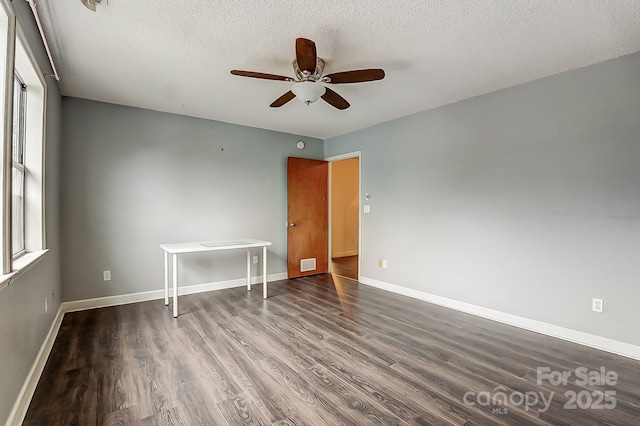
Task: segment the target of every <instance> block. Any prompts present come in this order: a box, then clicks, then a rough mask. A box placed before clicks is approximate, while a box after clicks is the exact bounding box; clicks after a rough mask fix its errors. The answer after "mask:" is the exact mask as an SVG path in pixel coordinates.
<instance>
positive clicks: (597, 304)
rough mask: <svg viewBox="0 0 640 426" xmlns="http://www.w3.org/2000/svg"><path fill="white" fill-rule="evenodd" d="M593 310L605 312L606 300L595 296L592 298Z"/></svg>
mask: <svg viewBox="0 0 640 426" xmlns="http://www.w3.org/2000/svg"><path fill="white" fill-rule="evenodd" d="M591 310H592V311H593V312H599V313H603V312H604V300H603V299H596V298H595V297H594V298H593V299H591Z"/></svg>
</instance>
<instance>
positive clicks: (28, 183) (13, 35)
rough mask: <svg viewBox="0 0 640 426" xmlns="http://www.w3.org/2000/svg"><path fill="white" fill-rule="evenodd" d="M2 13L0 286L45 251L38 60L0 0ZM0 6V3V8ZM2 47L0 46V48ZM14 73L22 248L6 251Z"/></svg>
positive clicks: (42, 85) (42, 90)
mask: <svg viewBox="0 0 640 426" xmlns="http://www.w3.org/2000/svg"><path fill="white" fill-rule="evenodd" d="M0 2H1V3H2V6H3V7H4V9H5V11H6V13H7V15H8V19H9V22H8V29H7V46H6V54H7V57H6V66H5V68H6V70H5V79H4V92H2V89H3V88H1V87H0V97H3V98H4V110H3V111H0V112H1V114H2V117H3V118H4V126H5V127H4V132H2V136H3V139H2V143H3V144H2V156H1V159H2V161H1V162H0V167H1V169H2V170H1V173H0V176H1V177H2V184H1V188H2V194H1V195H2V196H1V197H0V198H1V201H2V203H1V206H0V208H1V213H2V226H1V234H0V239H1V242H0V243H1V251H0V255H1V257H2V271H0V290H1V289H2V288H4V287H6V286H7V285H8V284H9V283H10V282H11V280H13V279H14V278H16V277H17V276H19V275H20V274H21V273H23V272H24V271H26V270H27V269H29V267H31V266H32V265H33V264H35V263H36V262H37V261H38V260H40V259H41V258H42V256H43V255H44V254H45V253H46V252H47V249H46V229H45V224H46V219H45V181H44V175H45V173H44V172H45V163H44V160H45V134H46V127H45V126H46V104H47V84H46V80H45V77H44V75H43V74H42V72H41V71H40V67H39V65H38V62H37V60H36V58H35V55H34V54H33V51H32V50H31V47H30V46H29V42H28V39H27V36H26V35H25V33H24V31H23V30H22V28H21V26H20V24H19V23H17V22H16V19H15V14H14V13H13V10H12V8H11V7H10V6H9V5H7V2H6V0H0ZM0 8H2V7H0ZM0 49H2V46H0ZM14 73H17V74H18V75H19V76H20V79H21V80H22V82H23V83H24V84H25V85H26V88H27V90H26V93H25V105H26V110H25V115H24V145H23V162H22V163H23V165H24V170H25V173H24V193H23V195H24V222H23V223H24V250H23V251H21V252H19V253H15V254H14V253H13V250H12V245H13V244H12V221H11V219H12V217H11V216H12V192H13V191H12V172H13V166H14V164H13V158H12V151H13V150H12V139H13V137H12V136H13V135H12V133H13V101H14V99H13V84H14Z"/></svg>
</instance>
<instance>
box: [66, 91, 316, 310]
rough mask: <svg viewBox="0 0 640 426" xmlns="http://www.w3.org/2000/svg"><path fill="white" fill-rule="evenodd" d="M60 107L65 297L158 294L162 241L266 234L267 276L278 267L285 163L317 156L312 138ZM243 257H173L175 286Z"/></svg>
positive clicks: (91, 107)
mask: <svg viewBox="0 0 640 426" xmlns="http://www.w3.org/2000/svg"><path fill="white" fill-rule="evenodd" d="M62 111H63V114H62V134H63V145H62V156H63V164H64V168H63V170H62V176H61V179H62V188H64V191H63V193H62V201H61V202H62V235H63V241H62V247H63V253H64V255H63V261H62V270H63V280H64V300H81V299H87V298H94V297H102V296H112V295H121V294H129V293H136V292H143V291H149V290H160V289H162V288H163V286H164V275H163V274H164V269H163V252H162V251H161V250H160V248H159V245H160V244H161V243H173V242H189V241H202V240H224V239H238V238H259V239H265V240H269V241H272V242H273V246H272V247H271V248H270V249H269V262H268V268H269V269H268V273H269V274H273V273H282V272H286V269H287V268H286V228H285V221H286V207H287V200H286V165H287V160H286V159H287V156H298V157H302V156H303V157H308V158H322V155H323V143H322V141H321V140H318V139H310V138H302V137H299V136H296V135H291V134H285V133H278V132H272V131H267V130H261V129H256V128H250V127H243V126H237V125H233V124H227V123H221V122H215V121H209V120H202V119H197V118H190V117H184V116H178V115H172V114H166V113H160V112H155V111H150V110H144V109H138V108H130V107H123V106H118V105H113V104H106V103H100V102H93V101H88V100H81V99H76V98H66V97H65V98H63V101H62ZM299 140H304V141H305V142H306V148H305V149H304V150H302V151H300V150H298V149H297V148H296V142H297V141H299ZM256 254H258V252H257V251H256ZM245 262H246V260H245V255H244V253H242V252H221V253H216V255H211V254H204V255H198V254H191V255H186V256H181V259H180V263H179V268H178V269H179V281H180V282H181V285H184V286H187V285H194V284H202V283H208V282H217V281H223V280H231V279H238V278H243V277H244V276H245V275H246V266H245V265H246V263H245ZM258 266H259V265H258ZM104 270H110V271H111V276H112V280H111V281H103V277H102V271H104ZM259 271H261V269H258V268H257V267H255V265H254V271H253V274H254V275H256V274H258V273H259Z"/></svg>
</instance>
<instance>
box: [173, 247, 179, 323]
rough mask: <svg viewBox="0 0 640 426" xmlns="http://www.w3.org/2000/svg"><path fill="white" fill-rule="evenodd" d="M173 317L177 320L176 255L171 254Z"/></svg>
mask: <svg viewBox="0 0 640 426" xmlns="http://www.w3.org/2000/svg"><path fill="white" fill-rule="evenodd" d="M173 317H174V318H178V255H177V254H176V253H174V254H173Z"/></svg>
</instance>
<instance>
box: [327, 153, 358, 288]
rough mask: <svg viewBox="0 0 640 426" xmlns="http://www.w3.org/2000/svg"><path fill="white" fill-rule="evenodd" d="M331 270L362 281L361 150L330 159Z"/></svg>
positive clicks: (336, 273)
mask: <svg viewBox="0 0 640 426" xmlns="http://www.w3.org/2000/svg"><path fill="white" fill-rule="evenodd" d="M327 160H328V161H330V163H329V177H330V178H329V199H330V211H329V217H330V225H329V229H330V235H329V241H330V244H329V258H330V259H331V267H330V272H331V273H332V274H335V275H340V276H342V277H345V278H350V279H353V280H358V277H359V274H360V153H359V152H357V153H352V154H346V155H344V156H339V157H332V158H328V159H327Z"/></svg>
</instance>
